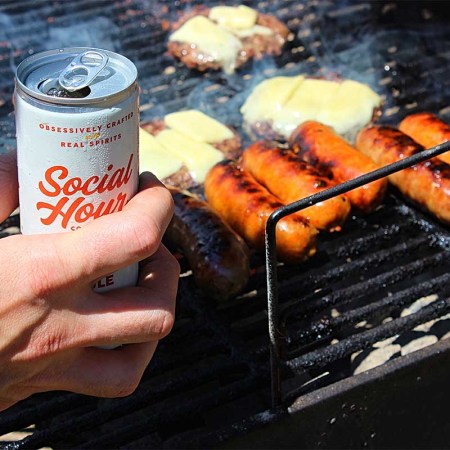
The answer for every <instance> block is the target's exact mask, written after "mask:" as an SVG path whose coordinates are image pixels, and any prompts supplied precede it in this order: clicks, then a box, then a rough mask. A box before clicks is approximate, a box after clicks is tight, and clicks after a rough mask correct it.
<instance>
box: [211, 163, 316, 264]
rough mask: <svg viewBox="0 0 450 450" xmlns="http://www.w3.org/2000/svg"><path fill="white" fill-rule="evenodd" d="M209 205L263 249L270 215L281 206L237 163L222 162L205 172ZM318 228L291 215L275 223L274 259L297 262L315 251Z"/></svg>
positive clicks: (297, 215) (257, 247) (295, 215)
mask: <svg viewBox="0 0 450 450" xmlns="http://www.w3.org/2000/svg"><path fill="white" fill-rule="evenodd" d="M204 189H205V196H206V199H207V201H208V203H209V204H210V205H211V206H212V208H213V209H214V210H215V211H217V213H218V214H219V215H220V216H221V217H222V218H223V220H224V221H225V222H227V223H228V224H229V225H230V226H231V228H233V229H234V230H235V231H236V232H237V233H239V234H240V235H241V236H242V237H243V238H244V239H245V240H246V241H247V242H248V243H249V244H250V245H251V246H253V247H254V248H255V249H257V250H259V251H263V250H264V236H265V226H266V223H267V219H268V218H269V216H270V215H271V214H272V212H274V211H275V210H277V209H278V208H280V207H282V206H283V203H281V202H280V201H279V200H278V199H277V198H276V197H275V196H273V195H272V194H271V193H270V192H269V191H268V190H267V189H265V188H264V187H263V186H262V185H260V184H259V183H258V182H257V181H256V180H255V179H254V178H253V177H252V176H251V175H250V174H249V173H248V172H247V171H246V170H243V169H242V168H240V167H239V166H238V165H237V163H235V162H233V161H230V160H225V161H221V162H219V163H217V164H216V165H215V166H213V167H212V169H211V170H210V171H209V172H208V174H207V176H206V178H205V183H204ZM317 233H318V231H317V229H316V228H315V227H314V226H313V225H311V224H310V223H309V221H308V220H307V219H306V218H305V217H303V216H302V215H300V214H298V213H295V214H291V215H289V216H287V217H285V218H283V219H281V220H280V222H279V223H278V224H277V227H276V238H277V256H278V257H279V259H280V260H281V261H284V262H286V263H297V262H301V261H304V260H305V259H307V258H309V257H310V256H312V255H313V254H314V253H315V251H316V247H315V243H316V235H317Z"/></svg>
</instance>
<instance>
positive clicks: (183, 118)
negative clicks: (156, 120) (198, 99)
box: [164, 109, 234, 144]
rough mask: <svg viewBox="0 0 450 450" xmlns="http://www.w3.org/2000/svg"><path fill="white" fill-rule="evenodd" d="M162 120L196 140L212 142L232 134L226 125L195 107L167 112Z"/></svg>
mask: <svg viewBox="0 0 450 450" xmlns="http://www.w3.org/2000/svg"><path fill="white" fill-rule="evenodd" d="M164 122H165V124H166V126H167V127H169V128H172V129H173V130H176V131H179V132H180V133H182V134H184V135H186V136H188V137H189V138H191V139H193V140H195V141H198V142H207V143H209V144H214V143H216V142H222V141H225V140H227V139H231V138H232V137H233V136H234V135H233V132H232V131H231V130H230V129H229V128H228V127H226V126H225V125H223V124H221V123H220V122H218V121H217V120H215V119H213V118H212V117H209V116H207V115H206V114H204V113H202V112H201V111H198V110H196V109H189V110H187V111H178V112H175V113H171V114H167V115H166V116H165V118H164Z"/></svg>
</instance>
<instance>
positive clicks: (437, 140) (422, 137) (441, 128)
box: [398, 112, 450, 164]
mask: <svg viewBox="0 0 450 450" xmlns="http://www.w3.org/2000/svg"><path fill="white" fill-rule="evenodd" d="M398 128H399V130H400V131H402V132H403V133H405V134H407V135H408V136H410V137H412V138H413V139H414V140H415V141H416V142H418V143H419V144H420V145H423V146H424V147H425V148H431V147H435V146H436V145H439V144H443V143H444V142H447V141H448V140H450V125H448V124H446V123H445V122H443V121H442V120H441V119H439V117H438V116H436V115H435V114H432V113H429V112H420V113H416V114H411V115H409V116H407V117H405V118H404V119H403V120H402V121H401V122H400V125H399V127H398ZM437 158H439V159H441V160H442V161H444V162H446V163H447V164H450V152H446V153H443V154H442V155H439V156H437Z"/></svg>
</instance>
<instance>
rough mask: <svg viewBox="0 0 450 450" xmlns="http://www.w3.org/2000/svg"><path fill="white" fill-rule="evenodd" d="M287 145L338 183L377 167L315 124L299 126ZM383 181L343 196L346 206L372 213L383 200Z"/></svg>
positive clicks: (313, 122)
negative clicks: (347, 199)
mask: <svg viewBox="0 0 450 450" xmlns="http://www.w3.org/2000/svg"><path fill="white" fill-rule="evenodd" d="M289 144H290V145H291V147H292V148H293V149H294V151H295V152H298V154H299V156H300V158H302V159H304V160H305V161H307V162H308V163H309V164H311V165H312V166H314V167H316V168H317V169H318V170H319V171H320V172H323V173H324V174H326V175H328V176H330V177H331V178H332V179H333V181H334V182H336V183H342V182H344V181H348V180H352V179H353V178H356V177H358V176H360V175H363V174H365V173H368V172H371V171H372V170H375V169H377V168H378V165H377V164H375V162H374V161H372V160H371V159H370V158H369V157H367V156H366V155H363V154H362V153H360V152H358V150H356V149H355V148H354V147H353V146H351V145H350V144H349V143H348V142H347V141H345V140H344V139H343V138H341V137H340V136H339V135H337V134H336V133H335V132H334V131H333V129H332V128H330V127H328V126H326V125H323V124H321V123H319V122H315V121H306V122H303V123H302V124H301V125H299V126H298V127H297V128H296V129H295V130H294V131H293V132H292V134H291V136H290V137H289ZM386 188H387V181H386V179H381V180H377V181H373V182H372V183H369V184H365V185H364V186H361V187H359V188H356V189H353V190H351V191H349V192H347V193H346V195H347V197H348V198H349V200H350V203H351V204H352V205H353V206H354V207H355V208H357V209H359V210H361V211H363V212H370V211H373V210H374V209H375V208H376V207H377V206H379V205H380V203H381V202H382V201H383V198H384V194H385V192H386Z"/></svg>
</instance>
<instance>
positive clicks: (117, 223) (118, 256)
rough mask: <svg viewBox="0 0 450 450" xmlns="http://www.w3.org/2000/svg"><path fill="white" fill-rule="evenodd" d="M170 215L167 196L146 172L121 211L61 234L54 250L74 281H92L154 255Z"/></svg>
mask: <svg viewBox="0 0 450 450" xmlns="http://www.w3.org/2000/svg"><path fill="white" fill-rule="evenodd" d="M172 214H173V200H172V196H171V194H170V192H169V191H168V190H167V188H166V187H165V186H164V185H163V184H162V183H161V182H160V181H159V180H158V179H157V178H156V177H155V176H154V175H152V174H150V173H148V172H146V173H144V174H142V175H141V178H140V191H139V192H138V193H137V194H136V195H135V196H134V197H133V198H131V200H130V201H129V202H128V203H127V204H126V205H125V207H124V209H123V210H122V211H120V212H114V213H112V214H108V215H106V216H102V217H99V218H98V219H96V220H94V221H92V222H90V223H89V224H87V225H86V226H84V227H83V228H81V229H79V230H76V231H74V232H71V233H64V234H63V236H64V237H63V238H61V239H60V240H59V242H58V249H59V251H60V252H61V253H60V254H61V255H63V256H64V258H67V257H70V260H71V269H70V270H72V271H73V276H74V277H75V278H78V277H88V278H89V279H91V280H95V279H97V278H99V277H102V276H104V275H106V274H108V273H112V272H115V271H116V270H118V269H120V268H122V267H125V266H128V265H130V264H132V263H134V262H137V261H140V260H142V259H145V258H147V257H149V256H151V255H152V254H153V253H155V252H156V250H157V249H158V248H159V245H160V242H161V239H162V236H163V234H164V232H165V230H166V228H167V226H168V224H169V222H170V219H171V218H172ZM68 253H69V255H68Z"/></svg>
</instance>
